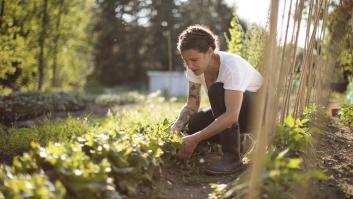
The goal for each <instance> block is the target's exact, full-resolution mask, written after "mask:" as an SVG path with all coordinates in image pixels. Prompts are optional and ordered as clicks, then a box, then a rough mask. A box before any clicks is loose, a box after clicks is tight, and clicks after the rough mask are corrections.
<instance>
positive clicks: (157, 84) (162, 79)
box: [147, 71, 188, 96]
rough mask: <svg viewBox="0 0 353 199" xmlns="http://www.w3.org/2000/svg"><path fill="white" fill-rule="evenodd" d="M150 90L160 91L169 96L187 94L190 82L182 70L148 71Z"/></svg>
mask: <svg viewBox="0 0 353 199" xmlns="http://www.w3.org/2000/svg"><path fill="white" fill-rule="evenodd" d="M147 75H148V79H149V85H148V86H149V91H150V92H156V91H158V90H159V91H160V92H161V93H162V94H167V95H169V96H181V95H184V96H186V95H187V94H188V82H187V79H186V77H185V73H184V72H182V71H172V72H169V71H148V72H147Z"/></svg>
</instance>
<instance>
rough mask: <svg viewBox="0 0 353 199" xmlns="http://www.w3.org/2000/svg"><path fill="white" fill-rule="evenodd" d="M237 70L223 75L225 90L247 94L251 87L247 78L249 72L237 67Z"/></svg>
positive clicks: (228, 71)
mask: <svg viewBox="0 0 353 199" xmlns="http://www.w3.org/2000/svg"><path fill="white" fill-rule="evenodd" d="M237 68H238V69H236V70H227V71H225V73H224V74H223V75H224V77H223V83H224V86H223V87H224V89H227V90H236V91H242V92H245V90H246V88H247V87H248V85H249V78H247V76H248V74H247V70H246V69H245V68H242V67H241V66H237Z"/></svg>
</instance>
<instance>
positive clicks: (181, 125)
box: [174, 106, 196, 130]
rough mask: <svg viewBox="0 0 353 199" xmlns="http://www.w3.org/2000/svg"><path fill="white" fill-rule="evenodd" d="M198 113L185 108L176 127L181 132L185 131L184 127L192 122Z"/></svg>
mask: <svg viewBox="0 0 353 199" xmlns="http://www.w3.org/2000/svg"><path fill="white" fill-rule="evenodd" d="M195 112H196V111H195V110H194V109H192V108H191V107H188V106H185V107H184V108H183V110H182V111H181V113H180V115H179V118H178V120H177V121H176V122H175V124H174V126H176V127H177V128H178V129H179V130H181V129H183V128H184V126H185V125H186V124H187V123H188V122H189V121H190V118H191V116H192V115H193V114H194V113H195Z"/></svg>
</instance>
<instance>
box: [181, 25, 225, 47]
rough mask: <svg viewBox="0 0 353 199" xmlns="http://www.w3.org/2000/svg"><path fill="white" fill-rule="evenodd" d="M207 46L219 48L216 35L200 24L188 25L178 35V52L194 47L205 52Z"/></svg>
mask: <svg viewBox="0 0 353 199" xmlns="http://www.w3.org/2000/svg"><path fill="white" fill-rule="evenodd" d="M209 47H211V48H212V49H213V50H218V49H219V41H218V37H217V36H216V35H215V34H214V33H213V32H212V31H211V30H210V29H209V28H207V27H206V26H203V25H200V24H195V25H192V26H189V27H188V28H186V29H185V30H184V31H183V32H182V33H180V35H179V37H178V44H177V48H178V51H179V52H182V51H184V50H189V49H195V50H198V51H199V52H202V53H205V52H207V50H208V49H209Z"/></svg>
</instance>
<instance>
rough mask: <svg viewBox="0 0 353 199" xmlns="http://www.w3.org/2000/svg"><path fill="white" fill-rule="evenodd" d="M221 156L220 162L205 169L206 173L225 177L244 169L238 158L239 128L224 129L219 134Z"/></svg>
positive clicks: (213, 163)
mask: <svg viewBox="0 0 353 199" xmlns="http://www.w3.org/2000/svg"><path fill="white" fill-rule="evenodd" d="M220 139H221V140H220V141H221V145H222V151H223V156H222V158H221V159H220V160H218V161H215V162H212V163H211V164H209V165H208V166H207V167H206V172H207V173H209V174H213V175H226V174H232V173H236V172H239V171H241V170H243V169H244V164H243V162H242V160H241V157H240V134H239V127H238V126H237V125H233V127H232V128H228V129H225V130H224V131H223V132H222V133H221V134H220Z"/></svg>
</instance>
